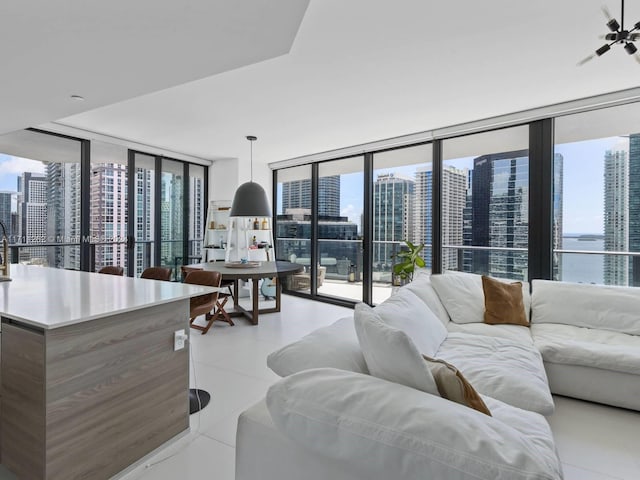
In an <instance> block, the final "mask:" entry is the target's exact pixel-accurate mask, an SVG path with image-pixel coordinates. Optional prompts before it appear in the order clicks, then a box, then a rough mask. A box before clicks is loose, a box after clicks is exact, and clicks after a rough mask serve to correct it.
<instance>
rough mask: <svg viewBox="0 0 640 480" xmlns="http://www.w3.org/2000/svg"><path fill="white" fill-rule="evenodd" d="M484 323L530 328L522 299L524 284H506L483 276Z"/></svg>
mask: <svg viewBox="0 0 640 480" xmlns="http://www.w3.org/2000/svg"><path fill="white" fill-rule="evenodd" d="M482 290H483V291H484V323H488V324H490V325H500V324H513V325H522V326H525V327H528V326H529V321H528V320H527V314H526V312H525V309H524V301H523V298H522V282H514V283H504V282H501V281H499V280H494V279H493V278H490V277H487V276H485V275H483V276H482Z"/></svg>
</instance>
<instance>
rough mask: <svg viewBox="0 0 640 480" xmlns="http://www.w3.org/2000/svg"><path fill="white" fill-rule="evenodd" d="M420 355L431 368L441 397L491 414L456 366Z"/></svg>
mask: <svg viewBox="0 0 640 480" xmlns="http://www.w3.org/2000/svg"><path fill="white" fill-rule="evenodd" d="M422 357H423V358H424V360H425V362H427V366H428V367H429V370H431V374H432V375H433V378H434V380H435V381H436V387H438V393H440V396H441V397H442V398H446V399H447V400H450V401H452V402H456V403H459V404H461V405H465V406H467V407H469V408H473V409H474V410H477V411H479V412H481V413H484V414H485V415H489V416H491V412H490V411H489V409H488V408H487V405H485V403H484V401H483V400H482V397H480V395H478V392H476V390H475V389H474V388H473V387H472V386H471V384H470V383H469V382H468V381H467V379H466V378H464V376H463V375H462V373H460V371H459V370H458V369H457V368H456V367H454V366H453V365H451V364H450V363H447V362H445V361H444V360H438V359H437V358H430V357H427V356H426V355H423V356H422Z"/></svg>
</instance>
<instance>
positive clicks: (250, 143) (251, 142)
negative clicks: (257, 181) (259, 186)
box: [249, 141, 253, 182]
mask: <svg viewBox="0 0 640 480" xmlns="http://www.w3.org/2000/svg"><path fill="white" fill-rule="evenodd" d="M249 145H251V181H252V182H253V141H249Z"/></svg>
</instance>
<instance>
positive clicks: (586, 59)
mask: <svg viewBox="0 0 640 480" xmlns="http://www.w3.org/2000/svg"><path fill="white" fill-rule="evenodd" d="M595 56H596V54H595V53H592V54H591V55H589V56H588V57H586V58H583V59H582V60H580V61H579V62H578V63H577V64H576V66H578V67H581V66H582V65H584V64H585V63H587V62H589V61H590V60H593V59H594V57H595Z"/></svg>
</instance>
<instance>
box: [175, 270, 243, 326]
mask: <svg viewBox="0 0 640 480" xmlns="http://www.w3.org/2000/svg"><path fill="white" fill-rule="evenodd" d="M221 280H222V275H221V274H220V272H207V271H204V270H191V271H189V272H187V273H186V275H185V277H184V283H188V284H191V285H205V286H209V287H217V288H218V289H219V288H220V283H221ZM226 303H227V297H224V296H223V297H221V296H220V291H219V290H218V291H216V292H214V293H208V294H206V295H200V296H198V297H193V298H191V300H190V303H189V325H191V328H195V329H196V330H200V331H201V332H202V334H203V335H204V334H205V333H207V332H208V331H209V329H210V328H211V325H213V322H215V321H216V320H220V321H224V322H227V323H229V324H230V325H232V326H233V322H232V321H231V317H229V314H228V313H227V312H226V311H225V310H224V306H225V304H226ZM212 312H213V313H212ZM200 315H204V316H205V320H206V322H207V324H206V325H205V326H201V325H198V324H194V323H193V322H194V321H195V319H196V317H198V316H200Z"/></svg>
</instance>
